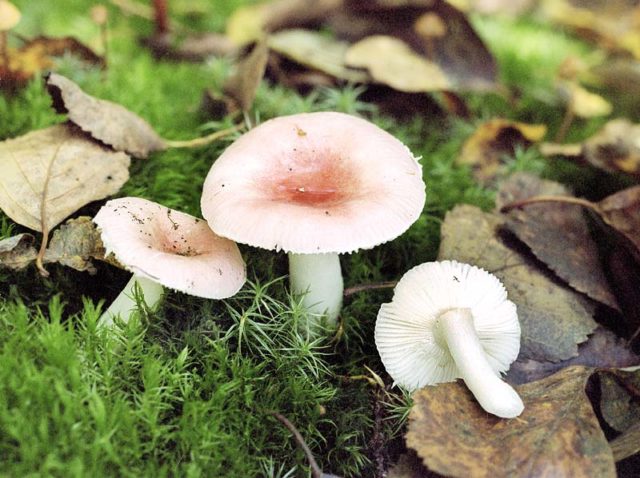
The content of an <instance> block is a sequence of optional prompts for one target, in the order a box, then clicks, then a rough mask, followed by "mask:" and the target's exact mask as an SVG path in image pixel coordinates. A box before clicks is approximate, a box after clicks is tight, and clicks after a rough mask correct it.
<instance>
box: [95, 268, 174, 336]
mask: <svg viewBox="0 0 640 478" xmlns="http://www.w3.org/2000/svg"><path fill="white" fill-rule="evenodd" d="M136 290H139V291H140V295H141V297H142V298H143V299H144V301H145V303H146V304H147V306H148V307H150V308H152V309H153V308H155V307H156V306H157V305H158V303H159V302H160V299H161V298H162V294H163V291H164V288H163V287H162V285H161V284H159V283H157V282H155V281H153V280H151V279H148V278H146V277H142V276H138V275H135V274H133V275H132V276H131V279H129V282H127V285H125V286H124V289H122V292H120V295H118V297H116V299H115V300H114V301H113V302H112V303H111V305H110V306H109V308H108V309H107V310H105V311H104V313H103V314H102V315H101V316H100V319H98V326H99V327H112V326H113V321H114V319H115V317H116V316H120V318H121V319H122V320H124V321H125V322H128V320H129V317H130V316H131V312H132V311H133V310H134V309H135V308H136V300H135V295H136Z"/></svg>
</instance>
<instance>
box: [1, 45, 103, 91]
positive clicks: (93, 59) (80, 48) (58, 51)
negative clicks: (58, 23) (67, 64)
mask: <svg viewBox="0 0 640 478" xmlns="http://www.w3.org/2000/svg"><path fill="white" fill-rule="evenodd" d="M66 53H69V54H72V55H73V56H75V57H78V58H80V59H81V60H83V61H85V62H87V63H89V64H92V65H96V66H98V67H100V68H103V67H104V59H103V58H102V57H100V56H98V55H96V54H95V53H94V52H93V51H92V50H91V49H90V48H89V47H87V46H85V45H83V44H82V43H80V42H79V41H78V40H76V39H75V38H72V37H63V38H52V37H45V36H39V37H36V38H34V39H32V40H29V41H27V42H26V43H25V44H24V45H22V46H21V47H20V48H18V49H14V48H9V49H8V55H9V65H8V67H7V65H5V64H4V60H3V58H2V56H1V55H0V89H13V88H18V87H21V86H23V85H25V84H26V83H27V81H29V80H30V79H31V78H33V77H34V76H35V75H36V74H37V73H40V72H42V71H45V70H50V69H52V68H53V66H54V61H53V59H54V58H55V57H58V56H62V55H64V54H66Z"/></svg>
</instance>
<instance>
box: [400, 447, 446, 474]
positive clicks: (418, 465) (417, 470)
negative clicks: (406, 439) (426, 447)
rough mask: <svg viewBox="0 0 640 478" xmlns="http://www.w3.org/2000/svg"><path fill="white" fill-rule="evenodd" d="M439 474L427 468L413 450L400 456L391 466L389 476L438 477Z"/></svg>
mask: <svg viewBox="0 0 640 478" xmlns="http://www.w3.org/2000/svg"><path fill="white" fill-rule="evenodd" d="M438 476H440V475H437V474H435V473H433V472H431V471H429V470H427V468H425V466H424V465H423V464H422V460H421V459H420V457H418V456H417V455H416V454H415V452H414V451H413V450H409V451H408V452H407V453H405V454H403V455H401V456H400V458H399V459H398V462H397V463H396V464H395V465H393V466H392V467H391V468H389V473H388V474H387V478H429V477H434V478H435V477H438Z"/></svg>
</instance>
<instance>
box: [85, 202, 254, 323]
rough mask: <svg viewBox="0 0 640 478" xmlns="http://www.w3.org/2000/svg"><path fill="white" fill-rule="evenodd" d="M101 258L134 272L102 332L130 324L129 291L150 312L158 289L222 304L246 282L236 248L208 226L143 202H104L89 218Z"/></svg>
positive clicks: (132, 306)
mask: <svg viewBox="0 0 640 478" xmlns="http://www.w3.org/2000/svg"><path fill="white" fill-rule="evenodd" d="M94 222H95V223H96V224H97V226H98V228H99V230H100V234H101V238H102V242H103V244H104V247H105V250H106V254H107V255H109V254H113V256H114V258H115V259H116V261H117V262H119V263H120V264H121V265H122V266H123V267H124V268H125V269H127V270H129V271H131V272H133V276H132V277H131V279H130V280H129V282H128V283H127V285H126V286H125V288H124V290H123V291H122V292H121V293H120V295H119V296H118V297H117V298H116V299H115V301H114V302H113V303H112V304H111V305H110V306H109V308H108V309H107V310H106V311H105V312H104V313H103V314H102V316H101V317H100V320H99V324H100V325H101V326H108V325H110V324H111V323H112V322H113V318H114V317H115V316H118V315H119V316H120V317H121V318H122V319H123V320H124V321H127V320H129V317H130V315H131V312H132V310H134V309H135V307H136V303H135V300H134V291H135V289H136V288H139V289H140V291H141V293H142V295H143V296H144V300H145V302H146V303H147V305H149V306H150V307H155V306H156V305H157V304H158V302H159V301H160V299H161V297H162V294H163V290H164V289H163V287H168V288H170V289H175V290H177V291H180V292H184V293H187V294H191V295H195V296H198V297H205V298H208V299H224V298H227V297H231V296H232V295H234V294H235V293H236V292H238V290H240V288H241V287H242V285H243V284H244V282H245V279H246V274H245V265H244V261H243V260H242V256H241V255H240V251H239V250H238V246H237V245H236V244H235V243H234V242H233V241H230V240H229V239H225V238H222V237H220V236H217V235H216V234H214V232H213V231H211V229H210V228H209V226H208V225H207V223H206V222H205V221H203V220H202V219H198V218H196V217H194V216H190V215H189V214H185V213H183V212H179V211H174V210H172V209H169V208H167V207H164V206H162V205H160V204H157V203H154V202H151V201H147V200H146V199H141V198H134V197H127V198H120V199H114V200H112V201H109V202H107V203H106V204H105V205H104V206H103V207H102V208H101V209H100V211H98V214H97V215H96V216H95V218H94Z"/></svg>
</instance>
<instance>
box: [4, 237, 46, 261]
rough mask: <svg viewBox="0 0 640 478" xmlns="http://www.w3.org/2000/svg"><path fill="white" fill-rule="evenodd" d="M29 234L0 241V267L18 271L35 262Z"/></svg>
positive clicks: (32, 239) (35, 252)
mask: <svg viewBox="0 0 640 478" xmlns="http://www.w3.org/2000/svg"><path fill="white" fill-rule="evenodd" d="M34 240H35V238H34V237H33V236H32V235H31V234H18V235H16V236H12V237H8V238H6V239H3V240H1V241H0V267H6V268H8V269H13V270H20V269H24V268H25V267H27V266H28V265H29V264H31V263H32V262H33V261H35V260H36V255H37V254H38V252H37V251H36V249H35V248H34V247H33V241H34Z"/></svg>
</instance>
